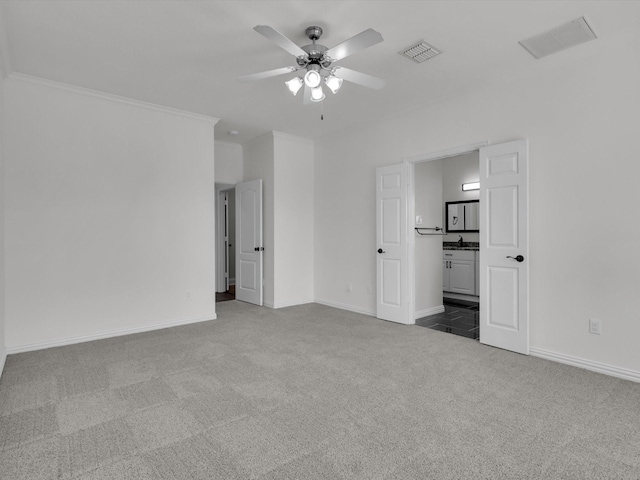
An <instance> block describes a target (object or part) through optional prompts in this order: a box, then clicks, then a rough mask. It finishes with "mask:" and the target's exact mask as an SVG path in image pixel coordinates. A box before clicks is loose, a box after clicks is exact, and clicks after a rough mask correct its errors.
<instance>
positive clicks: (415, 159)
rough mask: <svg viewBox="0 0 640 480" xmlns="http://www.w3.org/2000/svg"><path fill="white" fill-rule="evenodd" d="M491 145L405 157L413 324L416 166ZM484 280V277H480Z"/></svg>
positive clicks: (410, 312) (410, 297) (476, 143)
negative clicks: (407, 183)
mask: <svg viewBox="0 0 640 480" xmlns="http://www.w3.org/2000/svg"><path fill="white" fill-rule="evenodd" d="M488 145H489V142H488V141H487V140H485V141H480V142H475V143H471V144H469V145H464V146H460V147H454V148H449V149H446V150H439V151H435V152H430V153H423V154H419V155H414V156H411V157H405V158H404V159H403V161H404V163H406V164H408V165H409V189H408V191H407V196H408V198H407V243H408V249H407V250H408V255H407V257H408V265H407V274H408V278H409V282H408V284H409V285H408V286H407V295H408V299H409V320H410V323H411V324H415V323H416V318H415V316H416V313H415V312H416V299H415V290H416V269H415V266H414V261H415V258H416V257H415V248H416V236H415V234H414V233H413V229H414V224H415V207H416V205H415V203H416V195H415V192H416V190H415V166H416V164H417V163H424V162H431V161H435V160H442V159H445V158H450V157H457V156H458V155H464V154H467V153H473V152H478V151H479V150H480V148H482V147H486V146H488ZM480 277H481V278H482V275H481V276H480Z"/></svg>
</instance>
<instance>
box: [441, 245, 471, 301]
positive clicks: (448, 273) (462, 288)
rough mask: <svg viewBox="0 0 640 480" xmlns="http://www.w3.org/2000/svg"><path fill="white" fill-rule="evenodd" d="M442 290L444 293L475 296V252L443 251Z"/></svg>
mask: <svg viewBox="0 0 640 480" xmlns="http://www.w3.org/2000/svg"><path fill="white" fill-rule="evenodd" d="M442 289H443V290H444V291H445V292H452V293H462V294H465V295H477V293H476V252H475V251H472V250H444V252H443V258H442Z"/></svg>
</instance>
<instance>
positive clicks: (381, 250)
mask: <svg viewBox="0 0 640 480" xmlns="http://www.w3.org/2000/svg"><path fill="white" fill-rule="evenodd" d="M378 253H387V252H385V251H384V250H383V249H381V248H379V249H378Z"/></svg>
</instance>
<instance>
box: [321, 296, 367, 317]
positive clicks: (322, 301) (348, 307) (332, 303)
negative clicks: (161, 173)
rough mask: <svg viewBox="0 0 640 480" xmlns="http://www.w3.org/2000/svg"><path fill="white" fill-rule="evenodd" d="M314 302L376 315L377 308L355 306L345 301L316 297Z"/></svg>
mask: <svg viewBox="0 0 640 480" xmlns="http://www.w3.org/2000/svg"><path fill="white" fill-rule="evenodd" d="M314 303H319V304H320V305H326V306H327V307H333V308H339V309H340V310H347V311H349V312H354V313H361V314H362V315H369V316H371V317H375V316H376V311H375V310H368V309H366V308H360V307H354V306H353V305H347V304H345V303H338V302H331V301H329V300H322V299H318V298H316V299H315V301H314Z"/></svg>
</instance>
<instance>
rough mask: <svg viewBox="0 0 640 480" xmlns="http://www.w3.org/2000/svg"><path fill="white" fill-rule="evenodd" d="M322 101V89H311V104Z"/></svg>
mask: <svg viewBox="0 0 640 480" xmlns="http://www.w3.org/2000/svg"><path fill="white" fill-rule="evenodd" d="M322 100H324V92H323V91H322V87H320V86H318V87H316V88H312V89H311V101H312V102H321V101H322Z"/></svg>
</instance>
